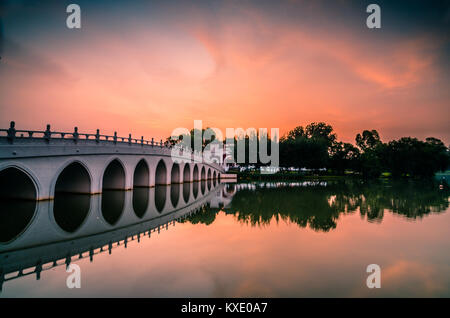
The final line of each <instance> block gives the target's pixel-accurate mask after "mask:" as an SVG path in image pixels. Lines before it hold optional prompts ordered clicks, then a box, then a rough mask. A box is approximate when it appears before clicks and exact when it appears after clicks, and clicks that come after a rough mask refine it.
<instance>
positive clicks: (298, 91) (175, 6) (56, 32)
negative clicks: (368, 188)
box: [0, 0, 450, 143]
mask: <svg viewBox="0 0 450 318" xmlns="http://www.w3.org/2000/svg"><path fill="white" fill-rule="evenodd" d="M70 3H77V4H79V5H80V7H81V19H82V22H81V23H82V27H81V29H79V30H70V29H68V28H67V27H66V18H67V16H68V14H67V13H66V6H67V5H68V4H70ZM369 3H377V4H379V5H380V7H381V19H382V22H381V23H382V28H381V29H377V30H370V29H368V28H367V27H366V18H367V16H368V13H366V7H367V5H368V4H369ZM449 8H450V2H449V1H437V0H436V1H375V0H372V1H345V0H340V1H325V0H323V1H317V0H316V1H306V0H297V1H295V0H291V1H264V0H255V1H245V0H241V1H233V0H228V1H214V0H211V1H198V0H195V1H194V0H189V1H169V0H165V1H112V0H108V1H100V0H99V1H84V0H83V1H82V0H71V1H56V0H55V1H39V4H38V2H37V1H19V0H14V1H13V0H7V1H2V2H1V4H0V17H1V20H0V55H1V59H0V126H2V127H6V126H8V125H9V121H11V120H15V121H16V122H17V128H18V129H21V128H24V129H43V128H44V127H45V124H47V123H49V124H52V127H53V128H54V129H55V130H59V131H61V130H72V129H73V127H74V126H78V127H79V129H80V131H92V132H94V131H95V129H96V128H99V129H100V130H101V132H102V133H108V134H112V133H113V132H114V131H115V130H117V131H118V133H119V135H128V133H130V132H131V133H132V134H133V135H134V136H138V137H140V136H141V135H144V136H145V137H146V138H151V137H155V138H158V139H159V138H164V137H166V136H168V135H170V133H171V132H172V130H173V129H175V128H177V127H186V128H192V126H193V121H194V119H200V120H203V124H204V126H205V127H206V126H210V127H217V128H220V129H223V130H225V128H226V127H234V128H237V127H242V128H249V127H255V128H272V127H278V128H280V133H281V134H284V133H286V132H287V131H288V130H289V129H292V128H294V127H295V126H298V125H306V124H308V123H310V122H314V121H316V122H317V121H325V122H327V123H329V124H331V125H332V126H333V127H334V128H335V130H336V132H337V133H338V137H339V138H340V139H342V140H344V141H350V142H354V138H355V135H356V134H357V133H358V132H360V131H362V130H363V129H377V130H378V131H379V132H380V135H381V137H382V139H383V140H384V141H388V140H391V139H393V138H399V137H402V136H415V137H418V138H421V139H422V138H425V137H427V136H435V137H437V138H441V139H442V140H444V141H445V142H446V143H450V129H449V127H450V125H449V118H450V116H449V115H450V111H449V108H450V93H449V88H450V80H449V79H450V78H449V76H450V73H449V61H450V59H449V57H450V38H449V32H448V30H450V25H449V24H450V10H449Z"/></svg>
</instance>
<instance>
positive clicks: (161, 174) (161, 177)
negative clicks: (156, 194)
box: [155, 160, 167, 185]
mask: <svg viewBox="0 0 450 318" xmlns="http://www.w3.org/2000/svg"><path fill="white" fill-rule="evenodd" d="M166 184H167V168H166V164H165V163H164V161H163V160H160V161H159V162H158V165H157V166H156V171H155V185H166Z"/></svg>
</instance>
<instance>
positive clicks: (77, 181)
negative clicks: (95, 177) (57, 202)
mask: <svg viewBox="0 0 450 318" xmlns="http://www.w3.org/2000/svg"><path fill="white" fill-rule="evenodd" d="M91 180H92V177H91V174H90V172H89V169H88V168H87V167H86V166H85V165H84V164H83V163H82V162H80V161H72V162H71V163H69V164H67V165H65V166H64V168H62V169H61V171H60V172H59V173H58V174H57V177H56V181H55V187H54V194H56V193H57V192H65V193H83V194H90V193H91V184H92V181H91Z"/></svg>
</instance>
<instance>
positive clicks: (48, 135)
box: [44, 125, 52, 142]
mask: <svg viewBox="0 0 450 318" xmlns="http://www.w3.org/2000/svg"><path fill="white" fill-rule="evenodd" d="M51 138H52V132H51V131H50V125H47V129H46V130H45V131H44V139H45V141H46V142H50V139H51Z"/></svg>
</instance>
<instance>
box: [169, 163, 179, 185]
mask: <svg viewBox="0 0 450 318" xmlns="http://www.w3.org/2000/svg"><path fill="white" fill-rule="evenodd" d="M170 183H171V184H172V183H176V184H178V183H180V165H179V164H178V163H176V162H174V163H173V165H172V170H171V172H170Z"/></svg>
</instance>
